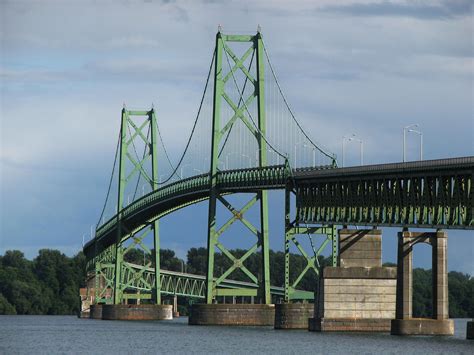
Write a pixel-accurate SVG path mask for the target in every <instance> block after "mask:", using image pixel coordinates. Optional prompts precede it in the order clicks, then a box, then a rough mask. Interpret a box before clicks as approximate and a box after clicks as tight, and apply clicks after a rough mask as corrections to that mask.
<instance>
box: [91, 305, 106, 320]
mask: <svg viewBox="0 0 474 355" xmlns="http://www.w3.org/2000/svg"><path fill="white" fill-rule="evenodd" d="M102 306H103V305H102V304H92V305H91V306H90V315H89V316H90V318H91V319H102Z"/></svg>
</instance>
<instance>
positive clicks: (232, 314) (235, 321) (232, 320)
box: [188, 304, 275, 326]
mask: <svg viewBox="0 0 474 355" xmlns="http://www.w3.org/2000/svg"><path fill="white" fill-rule="evenodd" d="M188 323H189V324H190V325H234V326H235V325H247V326H273V325H274V324H275V305H273V304H268V305H267V304H193V305H192V306H191V314H190V316H189V320H188Z"/></svg>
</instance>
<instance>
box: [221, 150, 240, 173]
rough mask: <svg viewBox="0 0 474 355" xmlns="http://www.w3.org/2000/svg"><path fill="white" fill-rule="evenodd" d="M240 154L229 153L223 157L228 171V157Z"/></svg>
mask: <svg viewBox="0 0 474 355" xmlns="http://www.w3.org/2000/svg"><path fill="white" fill-rule="evenodd" d="M239 154H240V153H238V152H230V153H227V154H226V155H225V168H226V169H227V170H229V156H231V155H239Z"/></svg>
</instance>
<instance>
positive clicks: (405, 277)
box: [391, 230, 454, 335]
mask: <svg viewBox="0 0 474 355" xmlns="http://www.w3.org/2000/svg"><path fill="white" fill-rule="evenodd" d="M447 237H448V235H447V233H446V232H443V231H437V232H435V233H419V232H409V231H407V230H405V231H403V232H400V233H398V261H397V310H396V319H394V320H392V324H391V333H392V334H394V335H453V334H454V323H453V321H452V320H450V319H448V318H449V314H448V310H449V307H448V274H447V266H448V265H447V242H448V239H447ZM417 243H427V244H429V245H431V247H432V250H433V253H432V274H433V317H432V318H431V319H430V318H421V319H420V318H413V316H412V310H413V246H414V245H415V244H417Z"/></svg>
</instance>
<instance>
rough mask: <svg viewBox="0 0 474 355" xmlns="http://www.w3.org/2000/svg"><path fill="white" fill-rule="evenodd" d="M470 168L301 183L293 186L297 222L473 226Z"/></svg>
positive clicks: (441, 226)
mask: <svg viewBox="0 0 474 355" xmlns="http://www.w3.org/2000/svg"><path fill="white" fill-rule="evenodd" d="M473 176H474V173H473V169H472V168H471V170H470V171H469V170H464V171H463V170H458V171H456V170H452V171H449V172H441V173H437V172H429V171H427V172H425V173H413V174H410V173H409V172H407V171H405V172H403V174H386V175H385V174H378V176H377V175H376V176H344V175H341V176H340V177H334V178H330V179H329V178H324V179H322V178H319V179H305V180H302V181H298V182H297V183H296V185H295V190H296V195H297V219H298V221H300V222H308V223H309V222H310V223H335V224H349V225H371V226H397V227H415V228H416V227H418V228H446V229H449V228H457V229H472V228H474V208H473V206H474V188H473V180H474V178H473Z"/></svg>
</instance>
